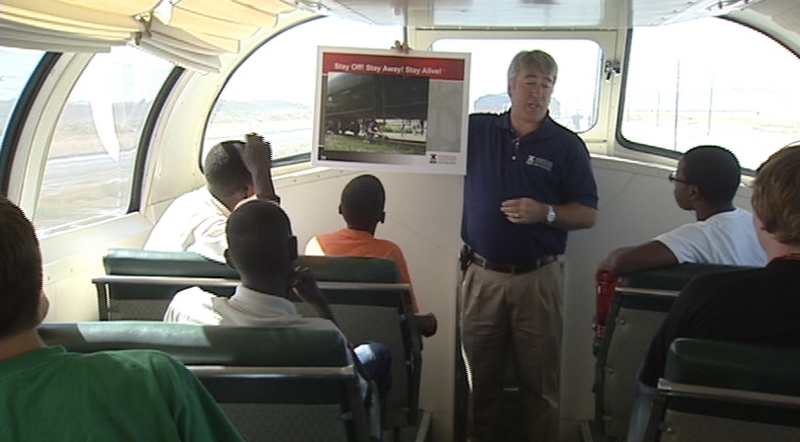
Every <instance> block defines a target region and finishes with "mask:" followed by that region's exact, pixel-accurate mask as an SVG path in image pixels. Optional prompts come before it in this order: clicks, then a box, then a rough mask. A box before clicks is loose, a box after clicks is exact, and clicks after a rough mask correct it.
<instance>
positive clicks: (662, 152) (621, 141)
mask: <svg viewBox="0 0 800 442" xmlns="http://www.w3.org/2000/svg"><path fill="white" fill-rule="evenodd" d="M713 18H714V19H719V20H726V21H728V22H731V23H735V24H737V25H740V26H744V27H746V28H748V29H751V30H753V31H755V32H758V33H759V34H761V35H763V36H765V37H767V38H768V39H770V40H772V41H773V42H775V43H776V44H778V45H780V46H781V47H783V48H785V49H786V50H787V51H789V53H791V54H794V56H795V57H797V58H798V60H800V52H798V51H795V50H793V49H792V48H791V47H790V46H789V45H787V44H785V43H784V42H782V41H781V40H779V39H778V38H776V37H775V36H773V35H770V34H769V33H767V32H766V31H764V30H763V29H759V28H756V27H755V26H752V25H750V24H748V23H745V22H743V21H740V20H736V19H733V18H731V17H726V16H717V17H713ZM633 31H634V29H633V28H630V29H628V30H627V32H626V34H627V35H626V37H625V43H626V44H625V55H624V63H623V66H624V67H623V75H622V82H621V84H620V93H619V102H618V105H617V118H616V124H615V130H614V132H615V133H614V140H615V141H616V146H619V147H622V148H624V149H628V150H631V151H634V152H638V153H643V154H648V155H655V156H657V157H660V158H665V159H669V160H676V161H677V160H679V159H680V158H681V157H682V156H683V152H678V151H673V150H669V149H665V148H663V147H657V146H652V145H650V144H645V143H639V142H636V141H631V140H628V139H627V138H625V137H624V136H623V135H622V123H623V120H624V118H625V112H624V111H625V98H626V96H627V85H628V66H630V52H631V46H633V44H632V43H633ZM614 153H615V156H619V155H617V154H618V153H619V152H614ZM741 169H742V175H744V176H746V177H753V176H754V175H755V170H754V169H751V168H748V167H742V168H741Z"/></svg>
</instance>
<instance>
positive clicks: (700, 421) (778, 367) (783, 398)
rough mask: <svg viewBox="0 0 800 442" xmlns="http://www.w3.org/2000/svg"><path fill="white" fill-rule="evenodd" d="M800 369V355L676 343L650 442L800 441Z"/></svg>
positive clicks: (694, 342) (714, 344) (649, 425)
mask: <svg viewBox="0 0 800 442" xmlns="http://www.w3.org/2000/svg"><path fill="white" fill-rule="evenodd" d="M798 367H800V349H788V348H775V347H765V346H756V345H749V344H737V343H730V342H717V341H706V340H698V339H677V340H675V342H673V344H672V345H671V347H670V351H669V353H668V356H667V365H666V368H665V373H664V377H663V378H662V379H661V380H660V381H659V385H658V393H657V394H656V396H655V398H654V399H653V403H652V406H651V408H650V415H649V418H648V421H647V424H646V430H645V432H644V435H645V436H644V440H646V441H656V440H659V441H674V442H682V441H698V440H702V441H708V442H717V441H720V442H755V441H766V440H769V441H787V442H788V441H797V440H800V370H799V369H798Z"/></svg>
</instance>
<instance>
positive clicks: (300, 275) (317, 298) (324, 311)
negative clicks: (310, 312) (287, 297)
mask: <svg viewBox="0 0 800 442" xmlns="http://www.w3.org/2000/svg"><path fill="white" fill-rule="evenodd" d="M290 283H291V288H292V290H294V292H295V294H297V296H298V297H299V298H300V299H302V300H303V302H305V303H307V304H309V305H310V306H311V307H313V308H314V310H315V311H316V312H317V315H319V317H321V318H325V319H330V320H331V321H333V323H334V324H335V323H336V319H335V318H334V317H333V312H332V311H331V307H330V305H328V300H327V299H326V298H325V295H323V294H322V292H321V291H320V289H319V287H318V286H317V280H316V279H314V274H313V273H311V269H309V268H308V267H298V268H296V269H295V271H294V275H293V276H292V280H291V282H290Z"/></svg>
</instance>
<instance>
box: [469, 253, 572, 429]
mask: <svg viewBox="0 0 800 442" xmlns="http://www.w3.org/2000/svg"><path fill="white" fill-rule="evenodd" d="M461 290H462V291H461V293H462V296H463V303H462V306H463V312H462V317H461V321H462V322H461V330H462V343H463V346H464V347H463V351H464V355H465V356H466V365H467V376H468V380H469V384H470V407H469V408H470V412H469V435H470V441H472V442H497V441H500V440H501V436H500V435H502V434H504V433H503V431H502V430H503V429H502V428H501V425H502V421H501V414H502V402H501V400H502V391H503V383H504V378H505V373H506V360H507V358H508V350H509V345H510V346H513V350H514V353H515V355H516V357H515V360H516V366H515V367H514V369H515V371H516V374H517V378H518V380H519V388H520V393H521V396H522V410H523V416H524V422H523V424H524V425H525V426H526V433H527V435H528V438H527V440H528V441H530V442H556V441H557V440H558V418H559V411H558V403H559V394H560V393H559V376H560V362H561V331H562V304H563V302H562V301H563V290H564V272H563V262H562V261H561V260H557V261H556V262H554V263H551V264H548V265H546V266H544V267H542V268H540V269H538V270H534V271H532V272H528V273H524V274H520V275H513V274H508V273H500V272H494V271H491V270H486V269H484V268H482V267H480V266H477V265H475V264H471V265H470V266H469V267H468V268H467V270H466V271H465V273H464V281H463V282H462V287H461Z"/></svg>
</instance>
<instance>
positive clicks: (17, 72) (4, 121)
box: [0, 47, 44, 141]
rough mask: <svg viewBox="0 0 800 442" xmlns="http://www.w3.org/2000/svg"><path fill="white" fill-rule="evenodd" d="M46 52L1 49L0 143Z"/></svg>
mask: <svg viewBox="0 0 800 442" xmlns="http://www.w3.org/2000/svg"><path fill="white" fill-rule="evenodd" d="M42 55H44V52H42V51H31V50H27V49H15V48H6V47H0V60H3V63H2V64H0V141H2V140H3V139H4V138H5V136H6V126H7V125H8V119H9V118H11V112H13V111H14V106H16V104H17V100H18V99H19V97H20V94H22V90H23V89H24V88H25V85H26V84H27V83H28V79H29V78H30V76H31V74H32V73H33V71H34V69H36V66H38V64H39V60H41V58H42Z"/></svg>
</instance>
